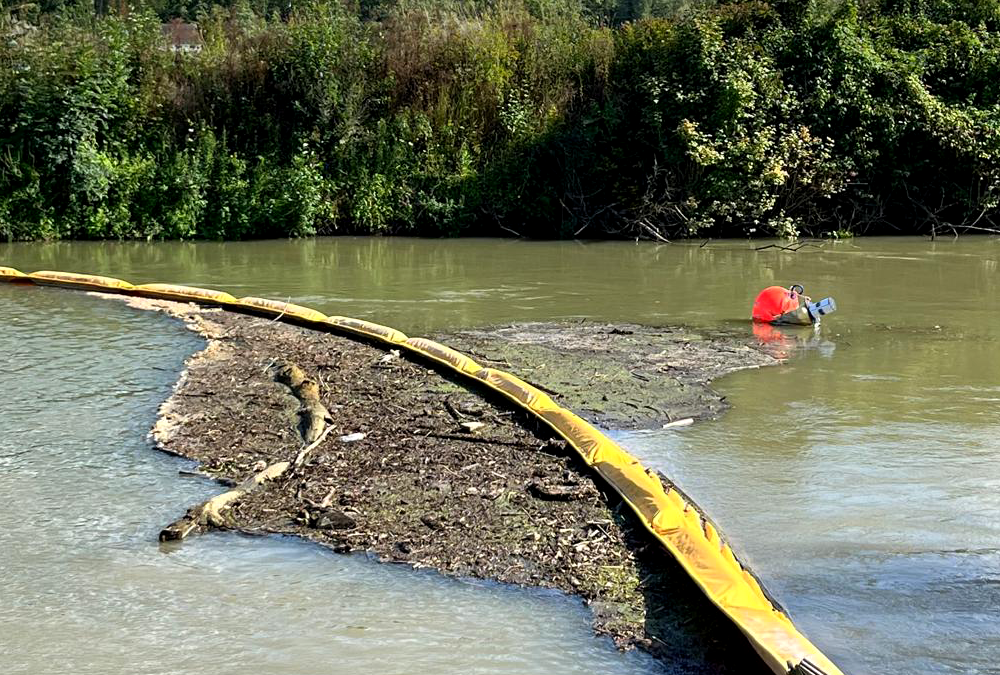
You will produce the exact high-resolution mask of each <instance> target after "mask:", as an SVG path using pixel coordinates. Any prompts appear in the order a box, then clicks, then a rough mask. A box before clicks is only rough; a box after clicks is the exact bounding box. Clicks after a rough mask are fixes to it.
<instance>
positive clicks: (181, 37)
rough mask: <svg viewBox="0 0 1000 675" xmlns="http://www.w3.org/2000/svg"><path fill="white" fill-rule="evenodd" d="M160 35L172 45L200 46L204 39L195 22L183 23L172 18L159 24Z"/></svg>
mask: <svg viewBox="0 0 1000 675" xmlns="http://www.w3.org/2000/svg"><path fill="white" fill-rule="evenodd" d="M160 35H162V36H163V37H165V38H166V39H167V40H169V41H170V44H171V46H172V47H175V48H176V47H183V46H195V45H197V46H198V47H201V46H202V45H204V44H205V40H204V39H202V37H201V30H199V29H198V24H196V23H185V22H183V21H181V20H180V19H174V20H173V21H171V22H170V23H163V24H160Z"/></svg>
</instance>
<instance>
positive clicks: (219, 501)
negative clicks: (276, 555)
mask: <svg viewBox="0 0 1000 675" xmlns="http://www.w3.org/2000/svg"><path fill="white" fill-rule="evenodd" d="M290 466H291V463H290V462H277V463H275V464H272V465H271V466H269V467H267V468H266V469H264V470H263V471H260V472H258V473H255V474H254V475H252V476H250V477H249V478H247V479H246V480H245V481H243V482H242V483H240V484H239V485H238V486H237V487H235V488H233V489H232V490H228V491H226V492H223V493H222V494H220V495H216V496H215V497H212V498H211V499H209V500H208V501H206V502H203V503H201V504H199V505H198V506H195V507H193V508H190V509H188V512H187V513H186V514H184V517H183V518H181V519H180V520H177V521H175V522H173V523H171V524H170V525H168V526H167V527H165V528H163V529H162V530H161V531H160V541H176V540H178V539H184V538H185V537H187V536H188V535H189V534H191V533H192V532H194V531H195V530H197V529H201V528H207V527H226V526H227V524H228V523H227V521H226V517H225V514H224V513H223V512H224V511H226V510H227V509H229V508H230V507H231V506H232V505H233V504H234V503H235V502H236V501H238V500H239V499H241V498H243V497H244V496H245V495H247V494H248V493H250V492H253V491H254V490H256V489H258V488H260V486H262V485H263V484H264V483H266V482H268V481H272V480H274V479H276V478H279V477H280V476H281V475H282V474H284V473H285V472H286V471H288V467H290Z"/></svg>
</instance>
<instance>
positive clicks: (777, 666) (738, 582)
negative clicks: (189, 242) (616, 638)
mask: <svg viewBox="0 0 1000 675" xmlns="http://www.w3.org/2000/svg"><path fill="white" fill-rule="evenodd" d="M0 281H8V282H14V283H31V284H39V285H46V286H58V287H63V288H73V289H79V290H88V291H100V292H104V293H117V294H122V295H132V296H139V297H147V298H158V299H163V300H173V301H179V302H195V303H199V304H203V305H210V306H214V307H221V308H223V309H227V310H231V311H236V312H242V313H246V314H254V315H258V316H264V317H268V318H271V319H273V320H277V321H283V322H288V323H293V324H297V325H300V326H305V327H307V328H312V329H315V330H320V331H325V332H330V333H336V334H340V335H346V336H348V337H354V338H359V339H362V340H364V341H367V342H370V343H374V344H376V345H379V346H383V347H386V348H389V349H398V350H400V351H405V352H408V353H410V354H412V355H414V356H416V357H419V358H422V359H424V360H427V361H430V362H433V363H434V364H437V365H438V366H440V367H443V368H445V369H447V370H448V371H451V372H453V373H456V374H458V375H459V376H460V377H462V378H464V379H465V380H466V381H467V382H468V383H470V384H475V385H479V386H483V387H486V388H488V389H490V390H492V391H494V392H496V393H498V394H500V395H501V396H503V397H504V398H506V399H507V400H509V401H510V402H511V403H512V404H513V405H514V406H516V407H517V408H520V409H522V410H524V411H526V412H527V413H529V414H530V415H532V416H534V417H535V418H537V419H538V420H540V421H541V422H542V423H544V424H545V425H547V426H548V427H550V428H551V429H552V430H553V431H554V432H555V433H556V434H558V435H559V436H561V437H562V438H563V439H565V440H566V441H567V442H568V443H569V445H570V446H571V447H572V448H573V449H574V450H575V451H576V453H578V455H579V456H580V458H581V459H582V460H583V461H584V462H585V463H586V464H587V466H588V467H590V468H591V469H593V470H594V471H595V472H596V473H597V474H598V475H599V476H600V477H601V478H602V479H603V480H604V481H605V482H607V484H608V485H610V486H611V487H612V488H613V489H614V490H615V491H616V492H617V493H618V494H619V495H621V497H622V499H623V500H624V501H625V503H627V504H628V505H629V507H630V508H631V509H632V511H633V512H634V513H635V514H636V516H637V517H638V518H639V520H640V522H641V523H642V524H643V526H644V527H645V528H646V529H647V530H648V531H649V532H650V533H651V534H652V536H653V537H654V538H655V539H656V540H657V541H658V542H659V543H660V544H661V545H662V546H663V548H664V549H666V551H667V552H669V553H670V555H671V556H673V557H674V558H675V559H676V560H677V562H678V563H679V564H680V565H681V567H683V569H684V570H685V571H686V572H687V573H688V575H689V576H690V577H691V579H692V580H693V581H694V582H695V584H696V585H697V586H698V587H699V588H700V589H701V590H702V592H704V594H705V595H706V596H707V597H708V598H709V600H711V602H712V603H713V604H714V605H716V606H717V607H718V608H719V610H721V611H722V612H723V613H724V614H725V615H726V616H727V617H729V619H731V620H732V621H733V623H734V624H735V625H736V626H737V628H739V630H740V631H741V632H742V633H743V634H744V635H745V636H746V638H747V639H748V640H749V641H750V643H751V645H752V646H753V648H754V650H755V651H756V652H757V653H758V654H759V655H760V657H761V659H763V661H764V663H765V664H766V665H767V666H768V667H769V668H770V669H771V670H772V671H773V672H774V673H777V674H778V675H782V674H793V675H842V673H841V671H840V670H839V669H838V668H837V667H836V666H835V665H834V664H833V663H832V662H831V661H830V660H829V659H828V658H827V657H826V656H825V655H824V654H823V653H822V652H820V650H819V649H818V648H817V647H816V646H815V645H813V644H812V643H811V642H810V641H809V640H808V639H806V637H805V636H804V635H802V634H801V633H800V632H799V631H798V630H797V629H796V628H795V626H794V625H793V624H792V622H791V620H790V619H789V618H788V616H787V615H786V614H785V612H784V611H783V610H782V609H781V607H780V606H778V605H777V603H776V602H774V601H773V600H772V599H771V598H770V596H769V595H768V594H767V593H766V592H765V590H764V589H763V588H762V587H761V584H760V582H759V581H758V580H757V579H756V577H754V575H753V574H752V573H751V572H750V570H748V569H747V568H746V567H745V566H743V565H742V564H741V563H740V562H739V560H738V559H737V558H736V556H735V555H734V553H733V550H732V548H731V547H730V546H729V544H727V543H726V542H725V540H724V539H723V538H722V536H721V535H720V533H719V532H718V531H717V529H716V528H715V526H714V525H713V524H712V523H711V522H710V521H709V520H708V519H707V518H705V516H704V515H703V514H702V512H701V511H700V509H698V508H697V507H696V506H695V505H694V504H693V503H692V502H691V500H689V499H688V498H687V497H686V496H685V495H683V494H682V493H681V492H680V491H679V490H678V489H676V487H674V486H673V485H671V484H668V485H666V486H664V484H663V482H662V481H661V480H660V477H659V476H658V475H657V474H656V473H654V472H651V471H649V470H647V469H646V468H645V467H644V466H642V464H641V463H640V462H639V461H638V460H637V459H636V458H635V457H633V456H632V455H630V454H629V453H628V452H626V451H625V450H624V449H623V448H622V447H620V446H619V445H618V444H617V443H615V442H614V441H612V440H611V439H609V438H608V437H607V436H605V435H604V434H603V433H601V432H600V431H599V430H598V429H596V428H595V427H593V426H592V425H591V424H589V423H588V422H586V421H585V420H583V419H581V418H580V417H578V416H577V415H575V414H573V413H572V412H570V411H569V410H566V409H565V408H563V407H561V406H559V405H558V404H557V403H555V401H553V400H552V398H551V397H549V396H548V394H546V393H545V392H543V391H541V390H540V389H538V388H536V387H534V386H532V385H530V384H528V383H527V382H524V381H523V380H521V379H519V378H517V377H515V376H514V375H511V374H510V373H507V372H504V371H501V370H495V369H493V368H484V367H482V366H481V365H480V364H478V363H476V361H474V360H473V359H471V358H470V357H468V356H466V355H465V354H462V353H461V352H458V351H456V350H454V349H451V348H450V347H447V346H445V345H442V344H440V343H438V342H435V341H433V340H429V339H426V338H420V337H415V338H411V337H408V336H407V335H405V334H403V333H402V332H400V331H398V330H396V329H394V328H390V327H388V326H383V325H380V324H377V323H372V322H370V321H363V320H359V319H352V318H348V317H342V316H327V315H325V314H323V313H322V312H318V311H316V310H314V309H310V308H308V307H303V306H301V305H296V304H291V303H287V302H280V301H276V300H268V299H265V298H257V297H245V298H235V297H234V296H232V295H230V294H228V293H224V292H221V291H213V290H208V289H203V288H192V287H188V286H177V285H171V284H143V285H132V284H130V283H129V282H127V281H122V280H120V279H113V278H110V277H103V276H93V275H85V274H74V273H69V272H51V271H42V272H35V273H32V274H25V273H23V272H20V271H18V270H15V269H12V268H10V267H0Z"/></svg>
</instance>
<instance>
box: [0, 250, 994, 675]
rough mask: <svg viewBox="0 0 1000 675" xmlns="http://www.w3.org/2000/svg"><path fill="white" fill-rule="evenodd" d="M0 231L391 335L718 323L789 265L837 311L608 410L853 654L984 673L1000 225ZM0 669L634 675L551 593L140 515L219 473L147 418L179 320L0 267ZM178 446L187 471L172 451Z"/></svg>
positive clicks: (841, 651)
mask: <svg viewBox="0 0 1000 675" xmlns="http://www.w3.org/2000/svg"><path fill="white" fill-rule="evenodd" d="M761 245H762V244H761V243H759V242H758V243H756V244H748V243H746V242H733V241H722V242H710V243H709V244H708V245H706V246H704V247H701V246H699V245H698V244H695V245H672V246H659V245H653V244H633V243H622V242H615V243H593V244H584V243H576V242H559V243H537V242H535V243H527V242H519V241H497V240H458V241H433V240H411V239H361V238H359V239H351V238H341V239H317V240H306V241H280V242H272V241H268V242H250V243H224V244H221V243H220V244H214V243H198V244H188V243H168V244H131V243H124V244H123V243H72V244H64V243H56V244H0V265H10V266H13V267H17V268H19V269H22V270H23V271H34V270H38V269H56V270H67V271H79V272H90V273H98V274H109V275H112V276H120V277H121V278H124V279H128V280H130V281H133V282H136V283H139V282H152V281H166V282H174V283H190V284H197V285H203V286H208V287H214V288H218V289H220V290H226V291H229V292H231V293H233V294H234V295H237V296H239V295H250V294H255V295H262V296H265V297H272V298H278V299H282V300H285V299H290V300H292V301H294V302H299V303H301V304H305V305H308V306H312V307H315V308H316V309H319V310H321V311H325V312H327V313H330V314H344V315H349V316H358V317H365V318H372V319H375V320H378V321H380V322H382V323H387V324H390V325H394V326H396V327H398V328H400V329H401V330H403V331H405V332H407V333H409V334H411V335H419V334H421V333H426V332H433V331H439V330H446V329H449V328H460V327H470V326H481V325H487V324H491V323H502V322H508V321H515V320H536V319H546V320H548V319H571V318H581V317H590V318H595V319H601V320H610V321H634V322H642V323H649V324H659V323H688V324H694V325H704V326H718V325H728V326H730V327H731V328H733V329H734V330H740V331H746V332H747V333H748V334H752V327H751V325H750V324H749V322H748V321H746V318H747V315H748V314H749V307H750V304H751V303H752V300H753V296H754V295H755V293H756V291H757V290H759V289H760V288H762V287H764V286H767V285H770V284H772V283H779V284H790V283H794V282H799V283H803V284H805V286H806V288H807V291H808V292H811V293H812V294H813V295H814V297H818V296H822V295H831V296H833V297H835V298H836V300H837V303H838V305H839V307H840V309H839V311H838V312H837V313H836V314H834V315H832V316H831V317H829V318H828V319H827V320H826V321H825V323H824V325H823V326H822V328H821V329H820V330H819V331H818V332H815V331H812V330H811V329H789V330H784V331H780V332H761V333H760V334H759V335H758V336H757V339H760V340H761V341H763V342H765V343H766V344H767V345H768V348H769V349H772V350H774V351H775V353H779V354H781V355H783V356H787V357H788V363H787V364H786V365H784V366H781V367H777V368H771V369H765V370H761V371H752V372H743V373H738V374H735V375H732V376H729V377H727V378H725V379H723V380H721V381H719V382H718V383H717V387H718V388H719V389H720V390H722V391H723V393H725V394H726V395H727V396H728V397H729V400H730V401H731V402H732V403H733V409H732V410H730V411H729V412H727V413H726V414H725V415H724V416H723V417H722V418H720V419H719V420H717V421H713V422H707V423H703V424H699V425H695V426H693V427H689V428H686V429H683V430H666V431H659V432H628V433H626V432H618V433H617V434H616V436H617V437H618V438H619V440H620V441H621V442H622V443H623V444H624V445H625V446H626V447H627V448H628V449H630V450H631V451H632V452H633V453H635V454H637V455H639V456H640V457H641V458H642V459H643V460H644V461H645V462H646V463H647V464H650V465H652V466H655V467H657V468H660V469H662V470H663V471H664V472H665V473H667V474H668V475H670V476H671V477H673V478H674V479H676V480H677V481H678V482H679V483H680V484H681V486H682V487H683V488H684V489H685V491H686V492H688V493H689V494H691V495H692V496H693V497H694V498H695V499H696V500H697V501H698V502H699V504H701V505H702V506H703V507H704V508H705V509H706V510H707V511H708V512H709V514H711V515H712V516H713V517H714V519H715V520H716V521H718V522H719V524H720V525H721V527H722V529H723V531H724V532H725V533H726V534H727V535H728V537H729V538H730V539H731V540H732V541H733V543H734V545H735V547H736V548H737V549H738V550H739V551H741V552H742V553H743V555H744V556H745V557H746V558H747V559H748V560H749V561H750V562H751V564H752V566H753V568H754V570H755V571H756V572H757V573H758V574H759V576H761V577H762V578H763V580H764V582H765V584H766V585H767V586H768V588H769V589H770V590H771V591H772V592H773V593H774V594H775V595H777V596H778V598H779V599H780V600H781V601H782V603H783V604H784V605H785V606H786V607H787V608H788V609H789V611H790V613H791V615H792V617H793V619H794V620H795V621H796V624H797V625H798V626H799V627H800V628H801V629H802V630H803V631H804V632H805V633H806V634H807V635H808V636H809V637H810V638H812V639H813V641H814V642H816V643H817V644H818V645H819V646H820V647H821V648H822V649H823V650H824V651H825V652H826V653H827V654H828V655H829V656H831V657H832V658H833V659H834V661H835V662H837V663H838V664H839V665H841V666H842V668H843V669H844V670H845V671H847V672H849V673H856V674H857V673H899V672H906V673H997V672H1000V667H998V665H997V664H1000V620H998V619H1000V617H998V611H997V607H1000V518H998V515H1000V468H998V467H1000V440H998V439H1000V421H998V417H997V415H996V410H997V407H998V402H1000V358H998V346H1000V312H998V310H1000V307H998V304H1000V300H998V297H1000V296H998V291H1000V288H998V286H1000V281H998V279H1000V278H998V269H997V267H998V261H1000V241H998V240H996V239H987V238H963V239H960V240H958V241H938V242H927V241H923V240H919V239H867V240H859V241H854V242H837V243H827V244H825V245H823V246H821V247H815V248H814V247H807V248H804V249H801V250H800V251H798V252H797V253H792V252H788V251H781V250H779V249H774V248H771V249H767V250H761V251H755V250H754V247H755V246H761ZM0 317H2V321H3V331H2V332H0V359H3V360H4V367H3V368H2V369H0V392H2V393H3V403H2V404H0V410H2V412H3V415H2V417H0V494H2V495H4V497H5V498H6V504H5V508H4V509H2V510H0V579H2V581H3V602H2V603H0V636H2V639H0V670H2V671H3V672H12V673H38V672H62V671H68V670H71V669H72V670H74V671H77V672H83V673H91V672H93V673H108V672H114V673H138V672H142V673H147V672H148V673H168V672H178V673H181V672H183V673H201V672H204V673H220V672H222V673H228V672H234V673H235V672H237V671H243V670H245V669H246V668H248V667H258V668H261V669H262V670H263V672H268V673H271V672H274V673H301V672H310V673H323V672H353V671H360V670H369V671H373V672H379V673H395V672H399V673H404V672H405V673H470V672H471V673H534V672H537V673H543V672H544V673H549V672H558V673H573V672H580V673H584V672H587V673H593V672H602V673H605V672H607V673H632V672H654V671H655V668H654V667H653V664H651V663H650V661H649V660H648V659H646V658H645V657H643V656H642V655H640V654H634V653H633V654H626V655H620V654H618V653H617V652H615V651H614V650H613V648H612V647H611V646H610V645H609V643H608V642H607V641H605V640H599V639H594V638H592V637H591V635H590V630H589V618H588V614H587V611H586V610H585V609H584V608H582V607H581V606H580V605H579V603H577V602H574V601H573V600H571V599H568V598H565V597H562V596H559V595H556V594H552V593H545V592H540V591H532V590H524V589H511V588H506V587H502V586H498V585H494V584H485V583H472V582H462V581H454V580H446V579H442V578H440V577H438V576H437V575H434V574H432V573H425V572H413V571H409V570H404V569H398V568H395V567H392V566H386V565H378V564H374V563H370V562H368V561H366V560H365V559H363V558H358V557H352V556H336V555H333V554H329V553H327V552H324V551H322V550H319V549H317V548H315V547H312V546H308V545H304V544H300V543H296V542H294V541H286V540H275V539H265V540H259V539H247V538H243V537H236V536H226V535H214V536H206V537H200V538H198V539H196V540H194V541H192V542H190V543H185V544H184V545H183V546H181V547H179V548H176V549H161V548H160V547H159V546H158V545H157V543H156V541H155V535H156V532H157V530H158V528H159V526H161V525H162V524H164V523H165V522H168V521H169V520H172V519H173V518H174V517H175V516H176V515H178V513H179V512H180V511H181V510H182V509H183V508H184V507H185V506H186V505H189V504H191V503H194V502H195V501H197V500H199V499H202V498H204V497H206V496H208V495H210V494H213V493H214V492H215V491H217V488H216V487H215V486H213V485H211V484H209V483H207V482H205V481H203V480H200V479H196V478H191V477H184V476H178V473H177V472H178V469H179V468H185V467H187V465H186V464H185V463H183V462H181V461H180V460H177V459H174V458H170V457H166V456H163V455H160V454H158V453H156V452H151V451H150V450H149V444H148V442H147V441H146V440H145V438H144V437H145V433H146V431H147V430H148V428H149V427H150V425H151V424H152V421H153V419H154V417H155V409H156V406H157V404H158V402H159V401H161V400H162V399H163V398H165V396H166V395H167V393H168V392H169V389H170V386H171V385H172V383H173V381H174V380H175V378H176V374H177V372H178V370H179V368H180V365H181V363H182V361H183V359H184V358H185V356H186V355H187V354H189V353H190V352H192V351H194V350H195V349H197V348H198V347H199V345H200V341H199V340H198V339H197V338H196V337H194V336H192V335H191V334H190V333H188V332H187V331H185V330H184V329H183V328H181V327H179V326H178V325H176V324H175V323H172V322H171V321H170V320H168V319H166V318H164V317H159V316H153V315H146V314H140V313H137V312H134V311H132V310H129V309H128V308H126V307H123V306H121V305H118V304H117V303H109V302H104V301H99V300H96V299H93V298H90V297H87V296H84V295H82V294H79V293H69V292H65V291H58V290H55V289H42V288H31V287H28V288H23V287H9V286H4V285H0ZM187 468H190V467H187Z"/></svg>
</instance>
